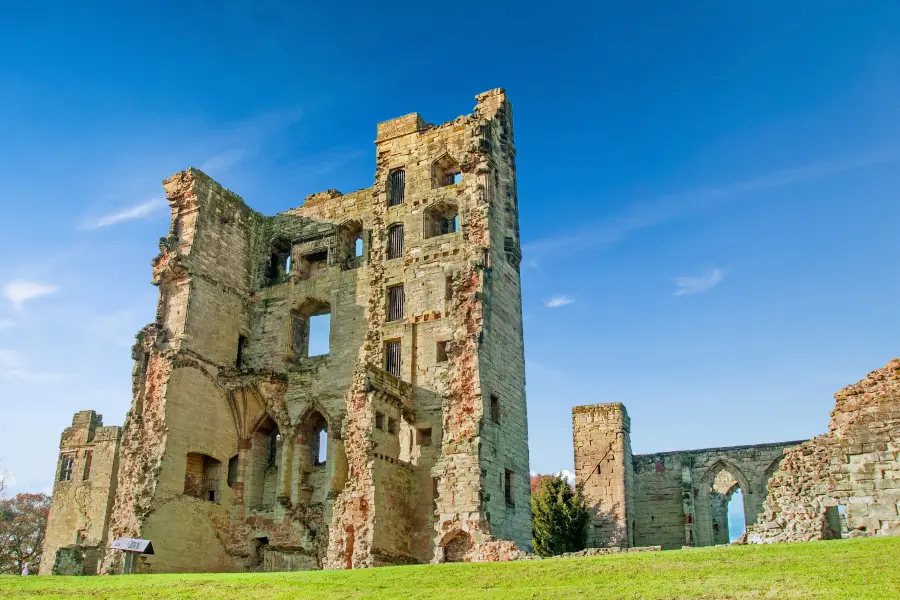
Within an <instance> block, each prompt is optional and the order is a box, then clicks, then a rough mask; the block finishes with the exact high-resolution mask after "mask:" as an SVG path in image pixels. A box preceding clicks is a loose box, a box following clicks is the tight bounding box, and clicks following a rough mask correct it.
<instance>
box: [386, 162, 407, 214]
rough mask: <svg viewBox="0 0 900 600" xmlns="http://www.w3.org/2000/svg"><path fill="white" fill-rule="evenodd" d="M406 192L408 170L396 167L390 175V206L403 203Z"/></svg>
mask: <svg viewBox="0 0 900 600" xmlns="http://www.w3.org/2000/svg"><path fill="white" fill-rule="evenodd" d="M405 192H406V172H405V171H404V170H403V169H394V170H393V171H391V173H390V175H388V206H397V205H398V204H403V197H404V195H405Z"/></svg>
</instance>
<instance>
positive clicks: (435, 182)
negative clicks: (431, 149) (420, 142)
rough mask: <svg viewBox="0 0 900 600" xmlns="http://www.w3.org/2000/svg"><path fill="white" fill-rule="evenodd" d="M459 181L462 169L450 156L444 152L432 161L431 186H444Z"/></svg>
mask: <svg viewBox="0 0 900 600" xmlns="http://www.w3.org/2000/svg"><path fill="white" fill-rule="evenodd" d="M460 181H462V169H460V168H459V163H458V162H456V160H455V159H454V158H453V157H452V156H450V155H449V154H444V155H443V156H441V157H440V158H439V159H437V160H436V161H434V164H433V165H432V167H431V187H433V188H440V187H445V186H448V185H454V184H456V183H459V182H460Z"/></svg>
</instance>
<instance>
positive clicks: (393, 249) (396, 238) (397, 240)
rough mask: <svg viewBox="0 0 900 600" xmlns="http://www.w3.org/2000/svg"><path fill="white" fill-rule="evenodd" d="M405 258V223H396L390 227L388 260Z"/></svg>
mask: <svg viewBox="0 0 900 600" xmlns="http://www.w3.org/2000/svg"><path fill="white" fill-rule="evenodd" d="M402 256H403V223H394V224H393V225H391V226H390V227H388V247H387V257H388V260H393V259H395V258H400V257H402Z"/></svg>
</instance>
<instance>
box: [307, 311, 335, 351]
mask: <svg viewBox="0 0 900 600" xmlns="http://www.w3.org/2000/svg"><path fill="white" fill-rule="evenodd" d="M330 336H331V313H327V314H324V315H312V316H311V317H310V318H309V354H308V355H307V356H323V355H325V354H328V352H329V350H330V340H329V337H330Z"/></svg>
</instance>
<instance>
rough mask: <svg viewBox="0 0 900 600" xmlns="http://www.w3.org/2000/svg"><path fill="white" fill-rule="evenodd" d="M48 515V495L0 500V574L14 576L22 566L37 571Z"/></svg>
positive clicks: (31, 495)
mask: <svg viewBox="0 0 900 600" xmlns="http://www.w3.org/2000/svg"><path fill="white" fill-rule="evenodd" d="M49 512H50V496H47V495H45V494H19V495H17V496H15V497H13V498H7V499H0V573H13V574H18V573H20V572H21V571H22V567H23V566H24V565H25V563H31V569H32V572H35V571H36V570H37V567H38V564H39V563H40V562H41V550H43V545H44V530H45V529H46V528H47V515H48V514H49ZM51 560H52V559H51Z"/></svg>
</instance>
